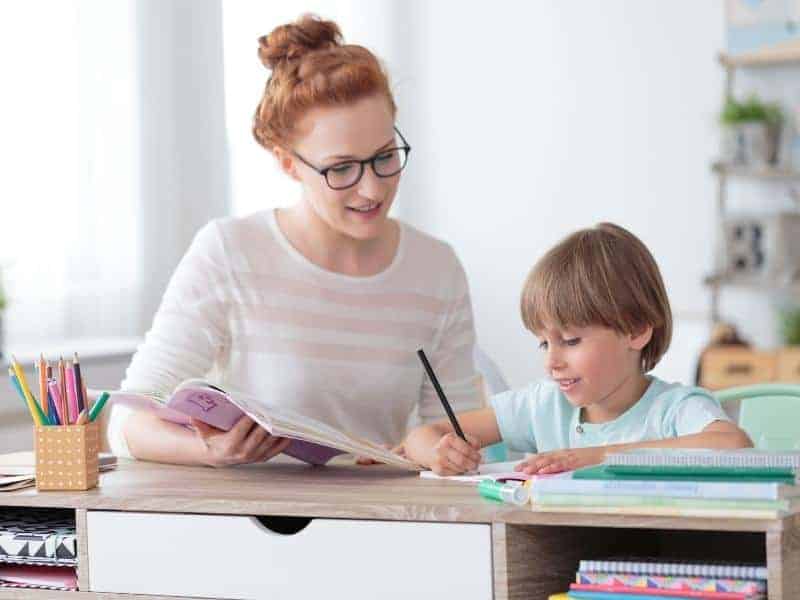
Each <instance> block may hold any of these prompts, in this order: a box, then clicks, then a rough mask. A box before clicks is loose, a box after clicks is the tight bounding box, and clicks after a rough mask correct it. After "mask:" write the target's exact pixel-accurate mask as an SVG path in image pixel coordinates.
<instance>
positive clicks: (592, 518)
mask: <svg viewBox="0 0 800 600" xmlns="http://www.w3.org/2000/svg"><path fill="white" fill-rule="evenodd" d="M0 505H5V506H49V507H64V508H78V509H96V510H123V511H145V512H175V513H204V514H241V515H283V516H306V517H328V518H346V519H379V520H400V521H439V522H462V523H511V524H529V525H573V526H591V527H596V526H601V527H635V528H655V529H701V530H721V531H773V530H781V529H784V528H785V527H787V526H789V525H790V524H791V523H790V522H791V520H792V519H796V518H797V517H796V516H795V517H787V518H786V519H775V520H753V519H708V518H691V517H655V516H638V515H598V514H581V513H580V511H579V510H576V511H575V512H574V513H534V512H532V511H530V510H529V509H526V508H524V507H516V506H512V505H508V504H499V503H496V502H493V501H491V500H486V499H484V498H482V497H480V496H479V495H478V493H477V491H476V489H475V485H474V484H465V483H459V482H453V481H441V480H431V479H421V478H420V477H419V476H418V475H417V474H416V473H411V472H407V471H403V470H400V469H397V468H394V467H388V466H380V465H375V466H356V465H352V464H333V465H329V466H326V467H311V466H308V465H305V464H301V463H296V462H286V461H280V460H274V461H270V462H268V463H264V464H260V465H247V466H241V467H235V468H226V469H212V468H207V467H183V466H174V465H161V464H155V463H146V462H135V461H126V460H120V461H119V466H118V467H117V469H115V470H113V471H109V472H106V473H101V475H100V485H99V487H97V488H96V489H93V490H89V491H86V492H58V491H47V492H38V491H36V490H35V489H34V488H28V489H24V490H19V491H15V492H3V493H0Z"/></svg>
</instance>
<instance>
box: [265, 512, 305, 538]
mask: <svg viewBox="0 0 800 600" xmlns="http://www.w3.org/2000/svg"><path fill="white" fill-rule="evenodd" d="M253 518H254V519H257V520H258V522H259V523H261V526H262V527H264V528H266V529H269V530H270V531H272V532H274V533H280V534H282V535H294V534H296V533H300V532H301V531H303V529H305V528H306V527H308V524H309V523H311V521H313V519H312V518H311V517H277V516H266V517H253Z"/></svg>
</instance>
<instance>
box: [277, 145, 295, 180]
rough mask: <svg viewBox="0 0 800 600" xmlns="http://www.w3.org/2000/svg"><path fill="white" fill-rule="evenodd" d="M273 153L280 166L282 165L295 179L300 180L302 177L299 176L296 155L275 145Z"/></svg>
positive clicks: (282, 169) (284, 170)
mask: <svg viewBox="0 0 800 600" xmlns="http://www.w3.org/2000/svg"><path fill="white" fill-rule="evenodd" d="M272 154H273V155H274V156H275V160H277V161H278V166H279V167H280V169H281V171H283V172H284V173H286V174H287V175H288V176H289V177H291V178H292V179H294V180H295V181H300V177H298V176H297V162H296V161H295V159H294V156H292V155H291V154H290V153H289V152H287V151H286V150H284V149H283V148H281V147H280V146H275V147H273V148H272Z"/></svg>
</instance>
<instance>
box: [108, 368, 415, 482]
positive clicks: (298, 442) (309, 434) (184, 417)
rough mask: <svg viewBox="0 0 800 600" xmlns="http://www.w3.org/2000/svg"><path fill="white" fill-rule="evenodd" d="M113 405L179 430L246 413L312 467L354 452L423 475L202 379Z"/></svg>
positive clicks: (126, 395)
mask: <svg viewBox="0 0 800 600" xmlns="http://www.w3.org/2000/svg"><path fill="white" fill-rule="evenodd" d="M111 401H113V402H116V403H120V404H125V405H128V406H131V407H132V408H135V409H140V410H141V409H145V410H149V411H152V412H155V413H156V414H158V416H159V417H161V418H162V419H164V420H167V421H171V422H173V423H178V424H180V425H189V424H190V422H191V421H190V418H195V419H197V420H199V421H202V422H203V423H206V424H208V425H211V426H212V427H216V428H217V429H222V430H224V431H228V430H229V429H230V428H231V427H233V426H234V424H235V423H236V422H237V421H238V420H239V419H240V418H241V417H242V416H243V415H245V414H246V415H248V416H249V417H250V418H251V419H253V421H255V422H256V423H258V424H259V425H260V426H261V427H263V428H264V429H266V430H267V431H269V432H270V433H271V434H272V435H276V436H280V437H286V438H291V440H292V442H291V443H290V444H289V446H288V447H287V448H286V450H284V451H283V453H284V454H287V455H288V456H291V457H293V458H297V459H299V460H302V461H304V462H307V463H310V464H313V465H324V464H325V463H327V462H328V461H329V460H330V459H331V458H333V457H334V456H336V455H338V454H344V453H350V454H357V455H360V456H365V457H367V458H371V459H373V460H375V461H377V462H381V463H386V464H389V465H394V466H398V467H403V468H405V469H408V470H411V471H419V470H420V467H419V465H417V464H416V463H414V462H412V461H410V460H408V459H405V458H403V457H402V456H398V455H397V454H394V453H393V452H391V451H390V450H387V449H386V448H384V447H383V446H380V445H378V444H375V443H373V442H370V441H369V440H364V439H360V438H357V437H355V436H353V435H349V434H347V433H344V432H342V431H339V430H338V429H336V428H334V427H331V426H329V425H327V424H325V423H322V422H320V421H317V420H316V419H312V418H311V417H307V416H305V415H301V414H299V413H297V412H294V411H291V410H288V409H286V408H282V407H278V406H266V405H264V404H263V403H262V402H260V401H259V400H258V399H257V398H256V397H255V396H252V395H250V394H245V393H244V392H239V391H235V390H230V389H229V390H222V389H220V388H219V387H217V386H215V385H213V384H211V383H208V382H207V381H204V380H202V379H188V380H186V381H184V382H183V383H181V384H180V385H179V386H178V387H177V388H175V391H173V393H172V395H171V396H169V397H166V398H165V397H163V396H160V395H158V394H151V393H146V394H136V393H132V392H114V393H113V394H112V395H111Z"/></svg>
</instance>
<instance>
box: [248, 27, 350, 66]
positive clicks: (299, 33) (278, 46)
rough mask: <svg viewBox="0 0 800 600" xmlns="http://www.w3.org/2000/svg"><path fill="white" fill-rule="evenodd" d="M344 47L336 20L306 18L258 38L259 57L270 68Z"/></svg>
mask: <svg viewBox="0 0 800 600" xmlns="http://www.w3.org/2000/svg"><path fill="white" fill-rule="evenodd" d="M341 45H342V33H341V31H340V30H339V26H338V25H337V24H336V23H334V22H333V21H323V20H322V19H320V18H319V17H318V16H316V15H311V14H307V15H303V16H301V17H300V18H299V19H297V21H295V22H294V23H287V24H286V25H281V26H279V27H276V28H275V29H273V30H272V32H271V33H269V34H268V35H265V36H262V37H260V38H259V39H258V57H259V58H260V59H261V62H262V63H264V66H265V67H267V68H268V69H274V68H275V67H277V66H278V65H279V64H281V63H283V62H286V61H291V60H297V59H299V58H301V57H302V56H303V55H304V54H306V53H308V52H312V51H314V50H322V49H327V48H333V47H335V46H341Z"/></svg>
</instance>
